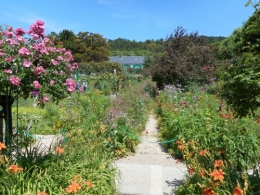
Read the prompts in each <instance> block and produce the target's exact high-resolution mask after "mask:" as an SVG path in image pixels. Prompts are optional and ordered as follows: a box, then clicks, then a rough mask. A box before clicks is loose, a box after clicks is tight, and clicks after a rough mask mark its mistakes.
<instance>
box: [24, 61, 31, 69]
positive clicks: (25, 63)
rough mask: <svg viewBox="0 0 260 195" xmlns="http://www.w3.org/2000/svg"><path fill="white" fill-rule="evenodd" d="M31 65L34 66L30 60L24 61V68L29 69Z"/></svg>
mask: <svg viewBox="0 0 260 195" xmlns="http://www.w3.org/2000/svg"><path fill="white" fill-rule="evenodd" d="M31 65H32V63H31V62H29V61H28V60H26V59H24V60H23V66H24V67H25V68H29V67H30V66H31Z"/></svg>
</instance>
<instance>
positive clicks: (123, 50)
mask: <svg viewBox="0 0 260 195" xmlns="http://www.w3.org/2000/svg"><path fill="white" fill-rule="evenodd" d="M202 37H204V38H205V42H206V43H208V44H211V43H214V42H218V41H221V40H223V39H225V38H226V37H222V36H218V37H215V36H202ZM164 41H165V39H163V38H161V39H157V40H153V39H151V40H150V39H147V40H146V41H139V42H137V41H135V40H132V41H131V40H128V39H123V38H118V39H115V40H111V39H109V40H108V41H107V42H108V45H109V50H110V52H111V56H118V55H120V54H122V55H125V56H143V55H144V56H150V55H154V54H158V53H163V50H164Z"/></svg>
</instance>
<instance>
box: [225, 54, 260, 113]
mask: <svg viewBox="0 0 260 195" xmlns="http://www.w3.org/2000/svg"><path fill="white" fill-rule="evenodd" d="M245 59H246V58H245ZM249 59H250V58H249ZM251 59H252V60H251V61H242V62H234V63H233V64H232V65H231V66H230V67H229V68H228V70H227V72H226V74H225V75H224V78H223V80H224V81H225V82H224V85H223V90H222V96H223V97H224V98H225V99H226V101H227V103H228V104H229V105H230V106H231V107H233V108H234V110H235V111H236V112H237V114H238V116H241V117H244V116H246V115H248V114H252V115H254V112H255V111H256V110H257V108H258V107H259V105H260V64H259V61H258V59H255V60H254V59H253V58H251Z"/></svg>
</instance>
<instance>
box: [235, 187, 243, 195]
mask: <svg viewBox="0 0 260 195" xmlns="http://www.w3.org/2000/svg"><path fill="white" fill-rule="evenodd" d="M242 194H243V190H242V189H241V188H240V187H235V189H234V191H233V195H242Z"/></svg>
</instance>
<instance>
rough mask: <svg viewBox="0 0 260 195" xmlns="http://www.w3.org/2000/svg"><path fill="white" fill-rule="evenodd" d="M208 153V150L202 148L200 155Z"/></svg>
mask: <svg viewBox="0 0 260 195" xmlns="http://www.w3.org/2000/svg"><path fill="white" fill-rule="evenodd" d="M207 153H208V152H207V150H201V151H199V155H200V156H205V155H206V154H207Z"/></svg>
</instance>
